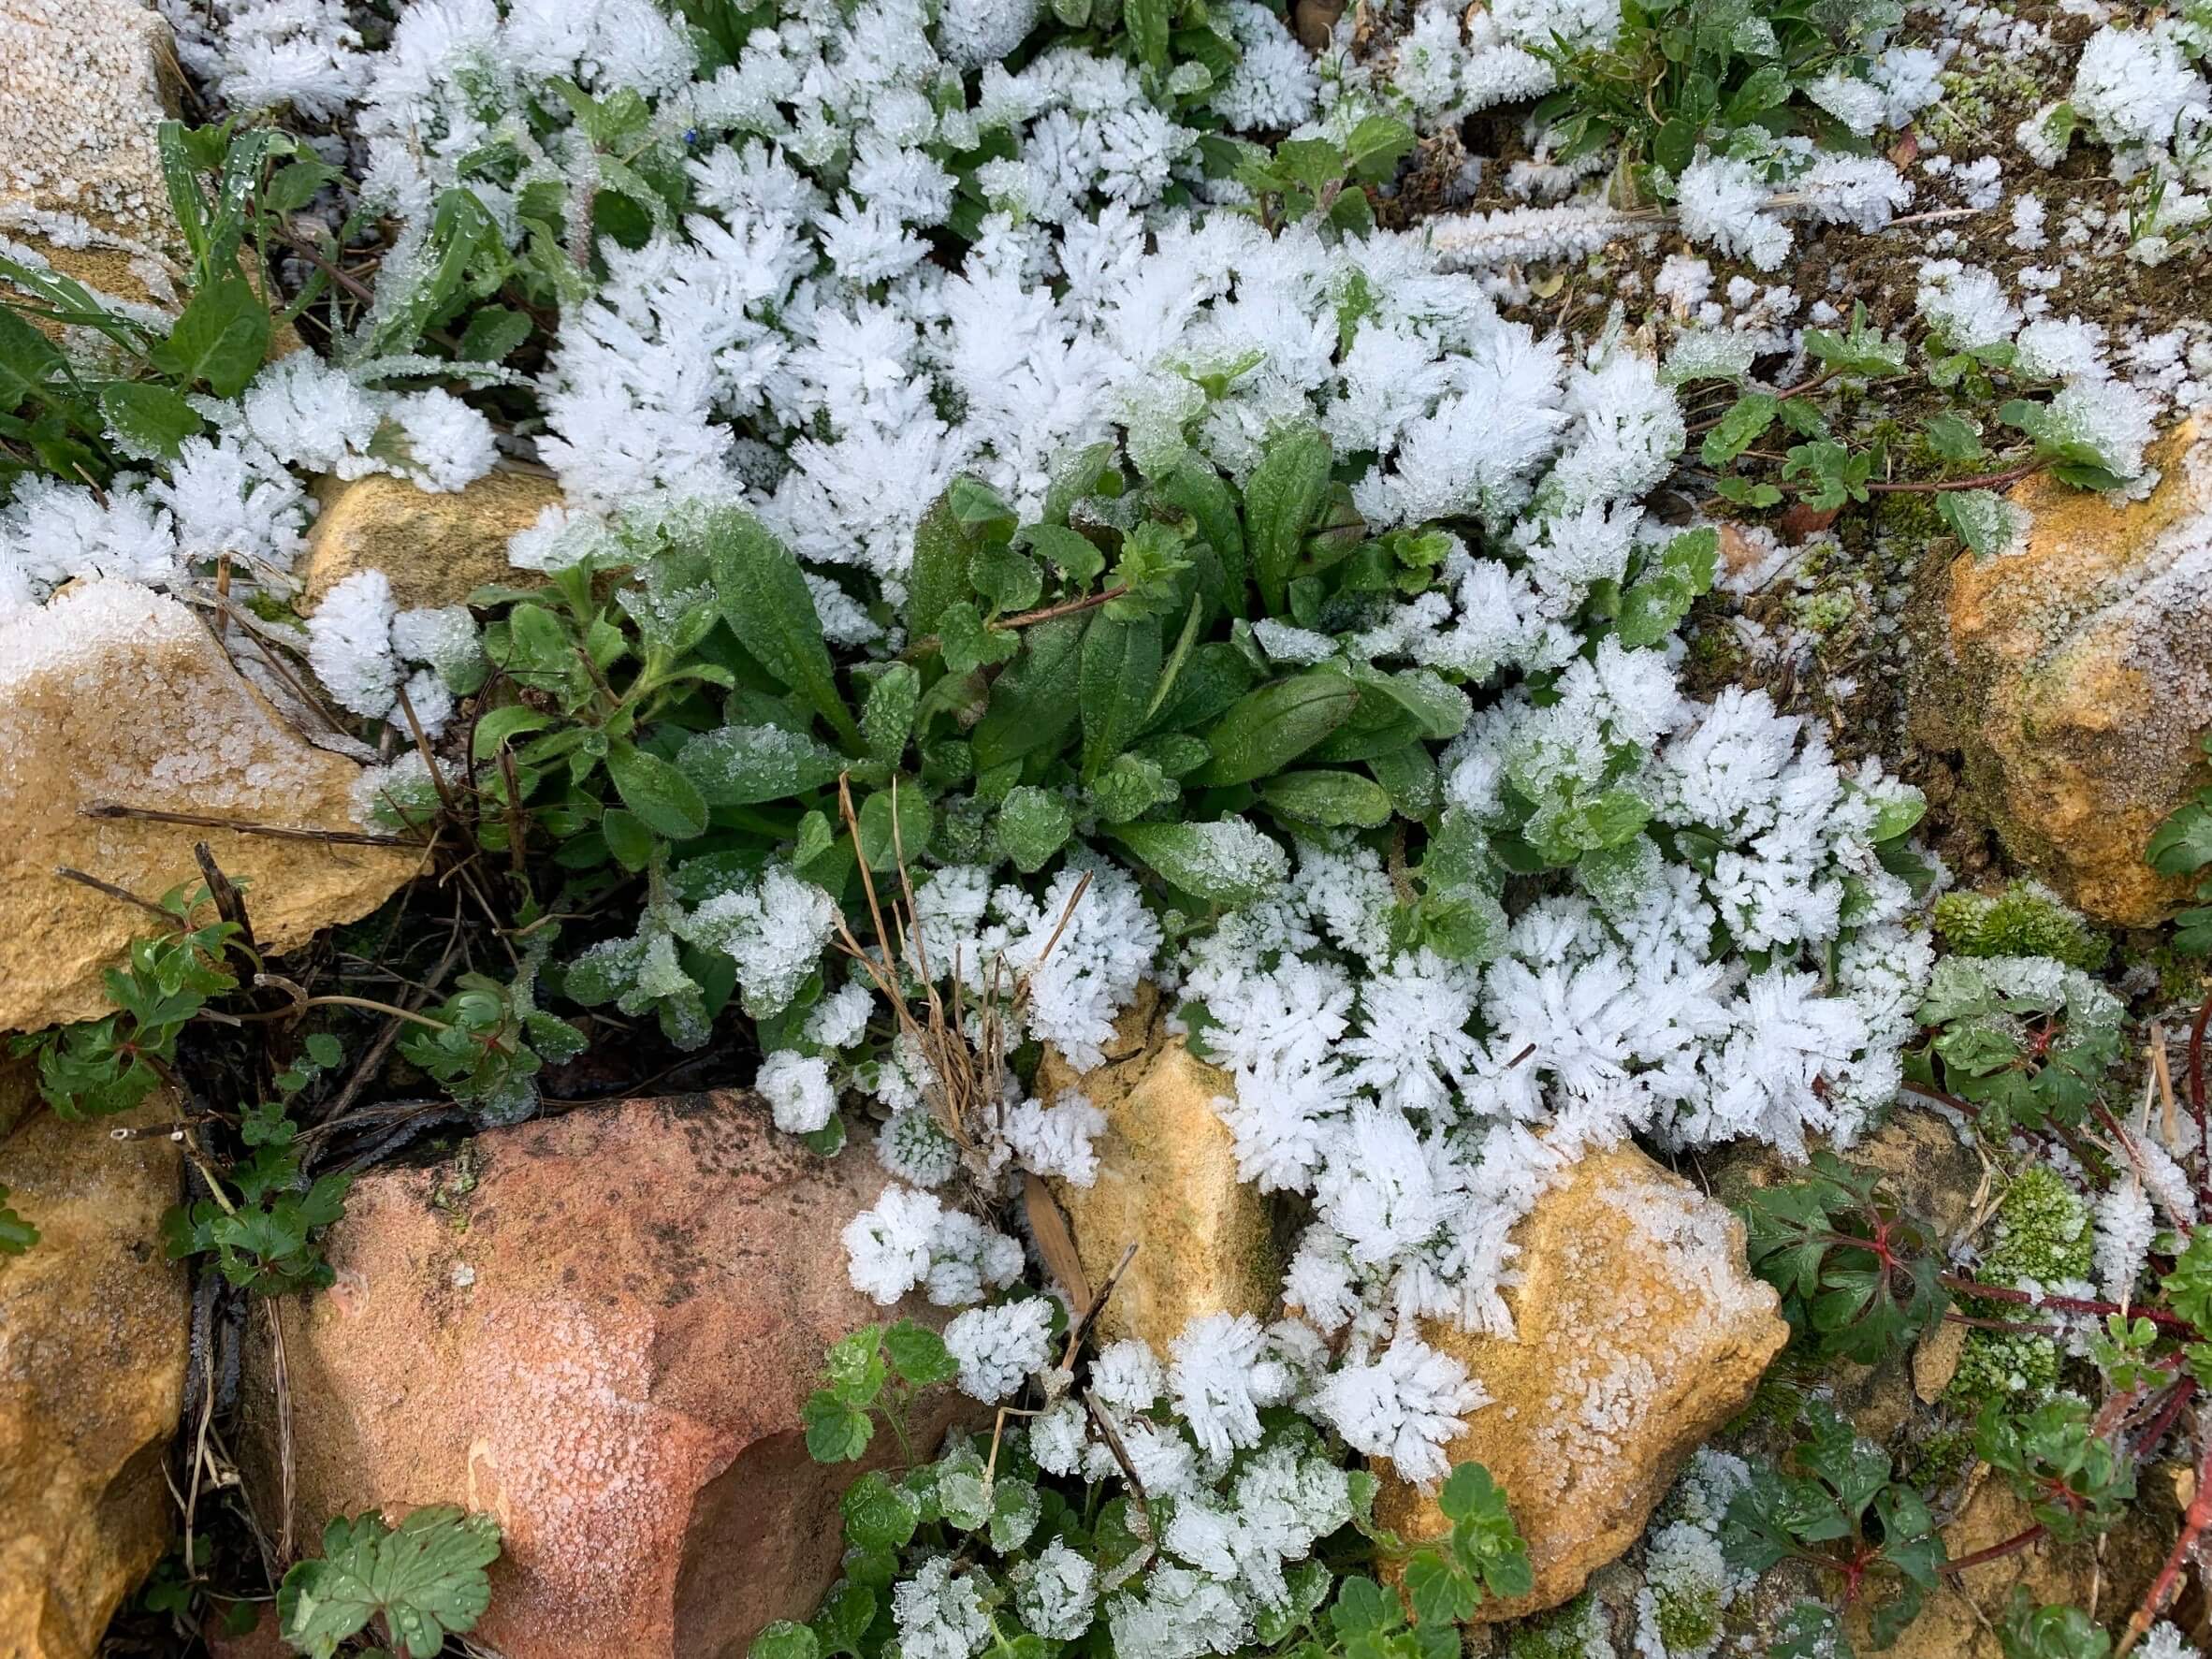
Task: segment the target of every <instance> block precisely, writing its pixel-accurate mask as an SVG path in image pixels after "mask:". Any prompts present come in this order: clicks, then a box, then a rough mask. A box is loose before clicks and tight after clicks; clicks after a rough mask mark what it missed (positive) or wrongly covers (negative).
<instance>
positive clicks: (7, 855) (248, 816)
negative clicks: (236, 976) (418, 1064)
mask: <svg viewBox="0 0 2212 1659" xmlns="http://www.w3.org/2000/svg"><path fill="white" fill-rule="evenodd" d="M358 774H359V768H358V767H357V766H356V765H355V764H353V763H352V762H351V761H348V760H345V759H342V757H340V756H337V755H333V754H328V753H326V752H324V751H323V750H321V749H314V748H313V747H311V746H310V745H309V744H308V743H307V742H306V741H305V740H304V739H302V738H301V737H300V736H299V735H298V733H297V732H295V731H294V730H292V728H291V727H290V726H288V725H286V724H285V723H284V720H282V719H280V718H279V717H278V715H277V714H276V712H275V710H274V709H272V708H271V707H270V706H269V704H268V703H267V702H266V701H265V700H264V699H263V698H262V697H261V696H260V694H259V693H258V692H256V691H255V690H254V689H253V688H252V687H251V686H249V685H248V684H247V683H246V682H245V680H244V679H243V678H241V677H240V675H239V674H238V672H237V670H236V669H234V668H233V667H232V666H231V665H230V662H229V661H228V660H227V659H226V657H225V656H224V654H223V650H222V648H221V647H220V646H218V645H217V644H216V642H215V640H214V638H213V636H212V635H211V634H210V633H208V631H207V629H206V628H205V627H204V626H203V625H202V624H201V623H200V621H199V620H198V619H197V618H196V617H195V616H194V615H193V614H192V613H191V612H190V611H189V610H187V609H186V608H185V607H184V606H183V605H182V604H178V603H177V602H176V601H175V600H172V599H167V598H164V597H162V596H161V595H159V594H156V593H153V592H152V591H150V590H149V589H144V588H139V587H137V586H134V585H133V584H131V583H127V582H118V581H99V582H83V583H78V584H75V585H73V586H72V587H70V588H68V589H65V591H63V592H62V593H60V594H57V595H56V596H55V598H54V599H53V601H52V602H51V604H48V605H46V606H45V607H44V608H43V609H33V610H27V611H21V612H18V613H16V614H15V615H14V616H13V617H12V618H8V619H7V620H6V621H0V1030H7V1029H11V1028H23V1029H36V1028H37V1027H39V1026H50V1025H54V1024H57V1023H59V1022H63V1021H67V1020H82V1019H90V1018H93V1017H95V1015H98V1014H100V1013H102V1012H104V1011H106V1009H107V1007H108V1003H107V998H106V996H105V994H104V992H103V991H102V989H101V984H100V973H101V970H102V969H103V968H107V967H109V966H110V965H112V964H113V963H115V962H116V961H118V960H120V959H121V957H122V955H123V952H124V946H125V945H126V944H127V943H128V941H129V940H130V939H131V937H132V936H133V935H134V934H135V933H138V932H142V931H143V930H144V929H145V927H146V925H147V918H146V917H145V916H144V915H143V914H142V913H141V912H139V911H138V910H134V909H133V908H132V907H131V906H129V905H125V904H123V903H121V902H119V901H118V900H116V899H113V898H109V897H108V896H106V895H103V894H99V893H95V892H94V891H92V890H91V889H90V888H87V887H82V886H80V885H78V884H77V883H75V882H72V881H65V880H61V879H59V878H57V877H56V876H55V875H54V873H53V872H54V868H55V866H59V865H68V866H74V867H76V868H79V869H82V870H85V871H87V872H88V873H90V874H92V875H95V876H97V877H99V878H100V879H102V880H107V881H112V882H114V883H116V884H118V885H120V886H124V887H127V888H129V889H130V890H131V891H132V892H134V893H137V894H138V895H141V896H143V897H146V898H149V899H152V898H158V897H160V896H161V895H162V894H163V893H164V892H166V891H167V889H169V888H171V887H173V886H176V885H178V884H179V883H182V882H196V881H197V880H199V874H198V866H196V864H195V863H194V862H193V856H192V846H193V843H194V842H195V841H197V840H206V841H207V842H209V843H210V845H211V849H212V851H213V852H214V855H215V859H216V862H217V863H218V864H220V865H221V866H222V867H223V869H224V870H225V872H226V873H227V874H228V875H229V876H230V877H231V878H232V879H233V880H237V881H239V882H240V883H241V885H242V884H245V883H247V882H250V883H251V886H250V887H249V888H248V890H247V894H246V902H247V906H248V909H249V911H250V913H251V915H252V916H253V919H254V924H255V932H256V934H257V936H258V937H259V939H260V941H261V943H262V944H263V945H264V946H265V947H267V948H269V949H273V950H280V951H281V950H284V949H285V948H287V947H289V946H291V945H295V944H298V942H300V941H301V940H302V939H306V938H308V936H309V935H311V934H313V932H314V931H315V930H316V929H317V928H319V927H327V926H329V925H331V924H335V923H341V922H351V921H353V920H354V919H355V918H357V917H358V916H362V915H365V914H367V913H368V912H369V911H370V910H374V909H375V908H376V907H377V906H378V905H379V904H382V903H383V902H384V900H385V899H386V898H387V897H389V896H390V895H391V894H392V893H393V892H394V891H396V890H397V889H398V888H399V887H400V884H401V883H402V882H404V881H405V880H407V879H408V878H409V877H410V876H411V875H412V874H413V873H414V871H415V867H416V864H417V857H416V855H415V853H414V852H412V851H406V850H402V849H392V848H379V847H357V846H340V845H333V844H329V843H325V842H313V841H291V840H280V839H276V838H273V837H267V836H244V835H239V834H237V833H236V832H232V831H225V830H209V829H205V828H191V827H184V826H180V825H175V824H162V823H153V822H144V821H138V820H123V819H103V820H92V819H87V818H84V817H81V816H80V814H79V811H78V808H80V807H82V806H85V805H88V804H90V803H94V802H119V803H123V804H125V805H129V806H134V807H150V808H159V809H164V810H175V811H187V812H194V813H200V814H205V815H211V816H214V817H229V818H237V819H240V820H244V821H248V822H264V823H274V824H282V825H286V826H294V827H298V826H310V827H319V828H329V829H344V830H348V831H350V830H352V829H354V828H355V827H356V826H355V824H354V822H353V815H352V808H351V806H350V803H349V799H348V792H349V790H350V788H351V786H352V784H353V781H354V779H355V778H356V777H357V776H358Z"/></svg>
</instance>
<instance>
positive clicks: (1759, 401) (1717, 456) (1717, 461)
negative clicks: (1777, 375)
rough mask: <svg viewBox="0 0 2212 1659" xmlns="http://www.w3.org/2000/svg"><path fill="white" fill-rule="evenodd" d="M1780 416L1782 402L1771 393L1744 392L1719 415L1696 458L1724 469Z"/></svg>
mask: <svg viewBox="0 0 2212 1659" xmlns="http://www.w3.org/2000/svg"><path fill="white" fill-rule="evenodd" d="M1781 413H1782V400H1780V399H1779V398H1776V397H1775V396H1774V395H1773V394H1772V393H1770V392H1746V393H1744V394H1743V396H1741V397H1740V398H1739V399H1737V400H1736V401H1735V402H1734V403H1733V404H1732V405H1731V406H1730V407H1729V409H1728V412H1727V413H1726V414H1725V415H1722V416H1721V419H1720V424H1719V425H1717V426H1716V427H1714V428H1713V429H1712V430H1711V431H1710V432H1708V433H1706V434H1705V442H1704V443H1703V444H1699V445H1698V447H1697V455H1698V458H1699V459H1701V460H1703V461H1704V462H1705V464H1706V465H1707V466H1709V467H1720V466H1725V465H1727V463H1728V462H1730V461H1732V460H1734V459H1735V458H1737V457H1738V456H1739V455H1741V454H1742V453H1743V452H1744V451H1745V450H1747V449H1749V448H1750V447H1751V446H1752V445H1753V444H1755V443H1757V442H1758V440H1759V437H1760V434H1762V433H1763V432H1765V431H1766V429H1768V427H1770V426H1772V425H1773V424H1774V419H1775V416H1776V415H1780V414H1781Z"/></svg>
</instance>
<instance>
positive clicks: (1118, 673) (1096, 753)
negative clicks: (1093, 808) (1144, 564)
mask: <svg viewBox="0 0 2212 1659" xmlns="http://www.w3.org/2000/svg"><path fill="white" fill-rule="evenodd" d="M1159 666H1160V624H1159V618H1157V617H1146V618H1142V619H1140V620H1137V621H1128V622H1119V621H1115V620H1114V619H1113V618H1111V617H1100V618H1098V619H1097V620H1096V621H1094V622H1093V623H1092V624H1091V626H1090V630H1089V632H1088V633H1085V634H1084V641H1083V658H1082V663H1081V666H1080V668H1079V671H1078V673H1077V677H1076V702H1077V704H1078V706H1080V708H1081V710H1082V716H1083V776H1084V779H1085V780H1086V781H1087V780H1089V779H1093V778H1096V777H1097V776H1098V775H1099V770H1100V769H1101V768H1102V767H1103V766H1105V765H1106V764H1107V763H1108V762H1110V761H1112V760H1113V757H1114V756H1116V755H1118V754H1120V753H1121V752H1122V751H1123V750H1124V749H1127V748H1128V746H1129V744H1130V743H1131V742H1132V741H1133V740H1134V739H1135V738H1136V735H1137V734H1138V732H1139V731H1140V730H1142V727H1143V723H1144V716H1145V713H1146V711H1147V710H1148V709H1149V708H1150V706H1151V703H1152V693H1153V688H1154V687H1155V686H1156V685H1157V683H1158V681H1159Z"/></svg>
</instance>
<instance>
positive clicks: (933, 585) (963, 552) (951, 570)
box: [907, 495, 974, 639]
mask: <svg viewBox="0 0 2212 1659" xmlns="http://www.w3.org/2000/svg"><path fill="white" fill-rule="evenodd" d="M973 549H974V543H973V542H972V541H971V540H970V539H969V537H968V532H967V531H965V530H963V529H962V528H961V525H960V520H959V519H958V518H956V517H953V506H952V503H951V502H949V501H947V500H946V499H945V497H943V496H941V495H940V496H939V497H938V498H937V500H936V501H934V502H931V503H930V504H929V510H928V511H927V512H926V513H924V514H923V515H922V519H921V522H920V523H918V524H916V525H915V526H914V560H913V564H912V566H911V567H910V569H909V570H908V572H907V634H908V636H909V637H910V638H912V639H924V638H926V637H927V636H928V635H930V634H932V633H936V632H937V621H938V618H939V615H941V614H942V613H943V611H944V608H945V606H947V605H949V604H953V602H954V601H955V600H961V599H965V598H967V597H968V555H969V553H970V552H972V551H973Z"/></svg>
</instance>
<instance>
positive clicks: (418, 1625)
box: [277, 1505, 500, 1659]
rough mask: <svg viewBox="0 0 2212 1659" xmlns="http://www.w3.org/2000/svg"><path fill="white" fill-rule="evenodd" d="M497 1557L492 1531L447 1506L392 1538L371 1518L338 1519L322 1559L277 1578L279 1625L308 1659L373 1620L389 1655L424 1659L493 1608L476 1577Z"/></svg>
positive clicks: (407, 1523) (418, 1517)
mask: <svg viewBox="0 0 2212 1659" xmlns="http://www.w3.org/2000/svg"><path fill="white" fill-rule="evenodd" d="M499 1552H500V1528H499V1522H498V1521H495V1520H493V1519H492V1518H491V1517H490V1516H488V1515H470V1514H466V1513H464V1512H463V1511H461V1510H459V1509H458V1508H454V1507H452V1506H446V1505H433V1506H429V1507H427V1508H422V1509H417V1510H415V1512H414V1513H413V1514H411V1515H409V1516H408V1517H407V1519H406V1520H404V1521H401V1522H400V1524H399V1526H398V1527H396V1528H393V1527H387V1526H386V1525H385V1523H384V1520H383V1518H382V1517H381V1516H379V1515H377V1514H375V1513H374V1512H371V1513H369V1514H364V1515H360V1516H357V1517H356V1518H355V1519H353V1520H352V1521H347V1520H345V1519H343V1518H340V1519H338V1520H336V1521H331V1522H330V1524H329V1525H328V1526H327V1528H326V1529H324V1533H323V1554H322V1557H321V1559H319V1560H314V1561H303V1562H300V1563H298V1564H297V1565H295V1566H294V1567H293V1568H292V1570H291V1571H289V1572H287V1573H286V1574H285V1575H284V1584H283V1585H282V1587H281V1588H279V1590H278V1591H277V1621H278V1623H279V1625H280V1627H281V1628H282V1630H283V1631H284V1639H285V1640H286V1641H289V1642H290V1643H292V1645H293V1646H295V1647H297V1648H299V1649H301V1650H302V1651H304V1652H306V1653H307V1654H308V1655H309V1656H310V1659H331V1656H332V1655H333V1654H335V1653H336V1652H338V1648H339V1645H340V1644H341V1643H342V1642H343V1641H345V1640H346V1639H347V1638H348V1637H353V1636H356V1635H357V1634H359V1633H360V1632H361V1631H362V1630H365V1629H367V1628H368V1626H369V1623H370V1621H371V1620H372V1619H381V1620H382V1621H383V1623H384V1627H385V1630H386V1634H388V1636H389V1637H390V1638H391V1642H392V1646H393V1649H394V1652H397V1653H403V1654H405V1655H407V1659H432V1655H434V1654H435V1653H436V1652H438V1650H439V1649H440V1648H442V1647H443V1646H444V1643H445V1638H446V1637H447V1636H448V1635H449V1634H451V1635H458V1634H461V1633H464V1632H467V1631H469V1630H473V1629H474V1628H475V1624H476V1621H477V1620H478V1619H479V1618H481V1617H482V1616H483V1614H484V1609H485V1608H488V1606H490V1605H491V1584H490V1581H489V1579H487V1578H486V1576H485V1571H484V1569H485V1568H486V1567H487V1566H488V1565H490V1564H491V1563H492V1562H493V1561H494V1560H496V1559H497V1558H498V1556H499Z"/></svg>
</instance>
